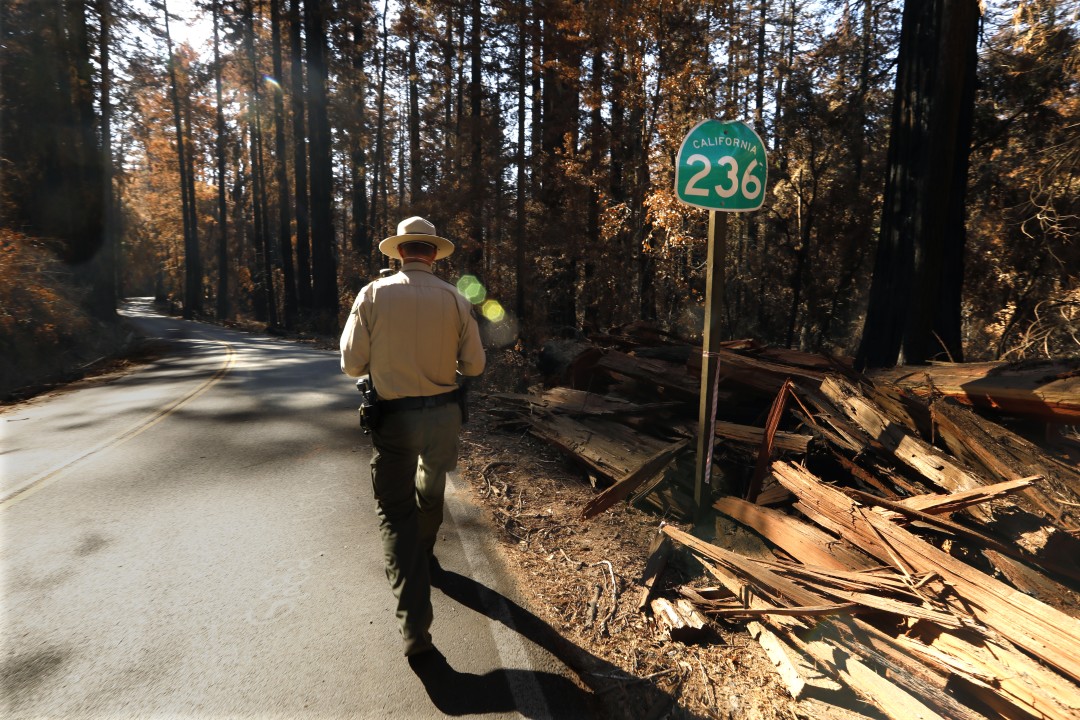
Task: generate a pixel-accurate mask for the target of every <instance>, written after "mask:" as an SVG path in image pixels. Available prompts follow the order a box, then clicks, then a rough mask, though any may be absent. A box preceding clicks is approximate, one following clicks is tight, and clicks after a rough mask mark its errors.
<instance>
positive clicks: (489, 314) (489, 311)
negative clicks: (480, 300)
mask: <svg viewBox="0 0 1080 720" xmlns="http://www.w3.org/2000/svg"><path fill="white" fill-rule="evenodd" d="M480 312H481V313H483V315H484V317H486V318H487V319H488V320H489V321H491V322H493V323H497V322H502V321H503V320H504V319H505V318H506V310H503V306H502V305H500V304H499V301H498V300H488V301H487V302H486V303H484V305H483V307H481V308H480Z"/></svg>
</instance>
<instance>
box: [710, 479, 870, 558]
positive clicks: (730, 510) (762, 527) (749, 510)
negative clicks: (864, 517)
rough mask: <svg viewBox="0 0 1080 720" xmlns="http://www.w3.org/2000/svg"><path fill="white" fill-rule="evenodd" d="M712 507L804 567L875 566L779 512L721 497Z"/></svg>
mask: <svg viewBox="0 0 1080 720" xmlns="http://www.w3.org/2000/svg"><path fill="white" fill-rule="evenodd" d="M713 507H714V508H716V509H717V510H719V511H720V512H722V513H724V514H725V515H728V516H729V517H731V518H734V519H735V520H738V521H739V522H741V523H742V524H744V525H746V526H747V527H749V528H752V529H753V530H755V531H756V532H758V533H759V534H760V535H761V536H762V537H764V538H765V539H766V540H768V541H769V542H771V543H772V544H773V545H775V546H776V547H778V548H780V549H781V550H783V551H784V552H786V553H787V554H789V555H791V556H792V557H793V558H795V559H796V560H798V561H799V562H801V563H803V564H805V565H820V566H822V567H827V568H834V569H837V570H847V569H853V570H857V569H859V568H869V567H873V566H875V565H876V564H877V563H875V562H873V561H871V560H870V558H868V557H867V556H866V555H864V554H862V553H860V552H859V551H858V550H856V549H855V548H853V547H852V546H851V545H849V544H848V543H847V542H845V541H843V540H840V539H839V538H837V537H836V536H834V535H830V534H828V533H826V532H823V531H822V530H820V529H819V528H817V527H814V526H813V525H810V524H809V523H806V522H803V521H802V520H800V519H798V518H796V517H792V516H791V515H787V514H785V513H782V512H780V511H778V510H773V509H771V508H766V507H762V506H760V505H755V504H753V503H749V502H746V501H745V500H741V499H739V498H736V497H725V498H720V499H719V500H717V501H716V502H715V503H713Z"/></svg>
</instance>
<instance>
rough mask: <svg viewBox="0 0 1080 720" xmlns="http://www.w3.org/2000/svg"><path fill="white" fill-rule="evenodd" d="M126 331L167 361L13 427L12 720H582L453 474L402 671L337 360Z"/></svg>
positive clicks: (3, 445) (244, 341)
mask: <svg viewBox="0 0 1080 720" xmlns="http://www.w3.org/2000/svg"><path fill="white" fill-rule="evenodd" d="M125 312H126V314H128V315H130V316H132V317H133V321H134V322H136V323H137V324H138V325H139V326H140V327H141V328H142V329H143V330H144V331H145V332H146V333H147V334H151V335H155V336H158V337H162V338H167V339H168V340H169V341H170V345H169V346H170V350H169V352H168V353H167V354H166V355H165V356H164V357H162V358H161V359H160V360H158V361H156V362H153V363H151V364H150V365H148V366H146V367H143V368H141V369H139V370H137V371H135V372H131V373H126V374H122V375H119V376H113V377H109V378H105V379H99V380H96V381H88V382H83V383H78V384H76V385H75V386H73V387H71V388H68V389H66V390H64V391H61V392H57V393H52V394H50V395H47V396H42V397H39V398H37V399H35V400H32V401H30V402H26V403H22V404H20V405H17V406H13V407H9V408H6V409H4V410H3V411H0V533H2V535H0V538H2V547H0V571H2V577H0V584H2V587H0V610H2V616H0V625H2V638H3V650H2V668H0V681H2V688H0V689H2V698H3V704H2V705H0V711H2V713H0V714H2V715H3V716H4V717H5V718H65V719H67V718H110V719H114V718H382V717H386V718H428V717H443V716H447V715H449V716H455V717H460V716H466V717H471V716H483V717H522V716H523V717H529V718H544V717H584V716H588V715H589V714H590V713H589V710H588V708H589V698H588V696H587V695H586V694H585V693H584V692H582V691H581V690H580V689H579V688H578V687H577V686H576V685H575V684H574V683H572V682H571V681H570V680H569V679H568V678H569V677H570V674H569V672H568V671H567V670H566V668H565V667H563V666H562V665H561V664H560V663H559V662H558V661H557V660H556V659H555V658H554V657H553V656H552V655H551V654H549V653H548V652H547V651H546V650H544V649H542V647H541V645H545V642H544V640H543V638H542V637H541V636H543V635H545V633H548V635H550V628H547V627H546V626H545V625H543V623H541V622H540V621H538V620H537V619H536V618H535V617H533V616H532V615H530V614H529V613H528V612H527V611H526V610H524V609H523V608H522V607H521V605H520V604H519V603H517V602H516V601H515V600H514V593H513V591H512V585H511V584H510V583H509V581H508V580H507V578H506V574H505V572H503V565H502V563H501V560H500V558H499V555H498V551H497V549H496V547H495V540H494V538H493V537H491V535H490V533H489V531H488V530H487V529H486V528H485V526H484V523H482V522H480V512H481V511H480V510H478V509H477V508H476V507H475V506H474V505H472V504H471V501H470V498H469V497H468V493H467V490H466V488H465V487H464V485H463V484H462V482H461V481H460V480H458V479H457V478H456V477H452V478H451V480H450V483H449V486H448V488H447V508H446V510H447V512H446V521H445V523H444V525H443V531H442V532H441V533H440V536H439V540H438V544H437V547H436V553H437V555H438V556H439V557H440V559H441V562H442V566H443V568H444V572H443V573H442V574H441V576H440V580H439V583H438V584H439V586H440V587H439V589H436V590H434V591H433V602H434V605H435V625H434V628H433V635H434V639H435V643H436V646H437V647H438V648H439V650H440V652H441V655H440V656H438V657H436V659H435V661H433V662H429V663H427V664H425V666H424V667H423V668H417V669H415V670H414V669H413V668H411V667H410V665H409V664H408V663H407V662H406V660H405V658H404V657H403V656H402V648H401V640H400V637H399V635H398V631H397V626H396V621H395V619H394V614H393V610H392V600H393V598H392V596H391V594H390V590H389V587H388V585H387V582H386V579H385V576H384V575H383V569H382V557H381V545H380V542H379V537H378V530H377V526H376V518H375V509H374V503H373V501H372V498H371V487H370V482H371V481H370V475H369V471H368V460H369V454H370V445H369V442H368V441H367V439H366V438H364V437H363V436H362V435H361V434H360V432H359V429H358V428H357V425H356V417H355V416H356V405H357V401H358V394H357V393H356V391H355V389H354V387H353V385H352V382H351V381H350V380H349V379H348V378H347V377H346V376H344V375H342V374H341V373H340V370H339V368H338V357H337V354H336V353H334V352H329V351H325V350H317V349H312V348H309V347H306V346H303V345H297V344H294V343H289V342H284V341H279V340H276V339H273V338H267V337H263V336H257V335H247V334H243V333H238V332H232V331H229V330H226V329H222V328H218V327H214V326H209V325H203V324H198V323H192V322H185V321H182V320H177V319H174V318H166V317H162V316H157V315H154V314H153V312H152V311H151V309H150V307H149V305H148V303H146V302H133V303H131V304H129V305H128V306H127V307H126V310H125ZM538 643H539V644H538ZM545 646H547V647H551V645H550V644H546V645H545Z"/></svg>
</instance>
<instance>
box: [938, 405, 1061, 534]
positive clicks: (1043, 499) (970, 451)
mask: <svg viewBox="0 0 1080 720" xmlns="http://www.w3.org/2000/svg"><path fill="white" fill-rule="evenodd" d="M930 411H931V420H932V422H933V425H934V432H935V433H936V434H937V436H938V437H940V438H941V439H942V440H943V441H944V443H945V445H946V447H948V448H949V451H950V452H951V453H952V454H953V455H955V456H957V457H960V458H963V459H964V460H965V461H966V462H968V464H969V465H971V466H973V467H978V468H982V469H983V471H984V472H985V473H986V474H987V476H988V477H991V478H996V479H998V480H1014V479H1016V478H1021V477H1026V476H1031V475H1040V476H1042V477H1044V478H1045V482H1042V483H1040V484H1039V485H1038V486H1036V487H1034V488H1032V489H1031V490H1029V491H1027V492H1025V493H1024V497H1025V498H1026V499H1028V500H1029V501H1030V502H1031V503H1032V504H1033V506H1034V508H1036V509H1037V511H1038V512H1040V513H1041V514H1045V515H1047V516H1049V517H1051V518H1054V519H1055V521H1057V522H1058V523H1060V522H1061V521H1062V520H1063V518H1064V517H1065V516H1066V515H1071V516H1072V517H1073V518H1076V517H1080V512H1078V511H1077V510H1072V512H1071V513H1069V512H1068V510H1070V509H1072V508H1077V507H1080V505H1078V503H1080V467H1075V466H1071V467H1070V466H1068V465H1065V464H1064V463H1061V462H1059V461H1058V460H1056V459H1055V458H1052V457H1050V456H1048V455H1047V454H1046V453H1045V452H1043V451H1042V449H1040V448H1039V447H1038V446H1036V445H1035V444H1034V443H1032V442H1030V441H1028V440H1026V439H1024V438H1022V437H1020V436H1019V435H1017V434H1016V433H1013V432H1011V431H1009V430H1007V429H1005V428H1003V427H1001V426H1000V425H997V424H995V423H992V422H990V421H989V420H986V419H985V418H982V417H980V416H979V415H978V414H976V413H974V412H972V411H971V409H969V408H966V407H962V406H960V405H957V404H955V403H954V402H952V401H948V400H945V401H935V402H934V403H932V404H931V406H930ZM1062 499H1064V500H1065V501H1066V503H1073V505H1068V504H1064V505H1063V504H1062V503H1061V502H1060V500H1062Z"/></svg>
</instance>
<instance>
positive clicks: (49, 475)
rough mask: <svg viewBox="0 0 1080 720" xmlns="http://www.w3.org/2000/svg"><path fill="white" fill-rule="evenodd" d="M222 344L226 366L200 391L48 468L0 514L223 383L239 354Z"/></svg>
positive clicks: (0, 504) (0, 503) (0, 502)
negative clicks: (69, 471) (89, 459)
mask: <svg viewBox="0 0 1080 720" xmlns="http://www.w3.org/2000/svg"><path fill="white" fill-rule="evenodd" d="M220 344H221V345H222V346H224V348H225V362H224V363H223V364H222V366H221V367H220V368H219V369H218V371H217V372H216V373H214V375H213V376H212V377H210V378H208V379H206V380H205V381H203V383H202V384H200V385H199V386H198V387H197V388H195V389H194V390H192V391H191V392H189V393H187V394H186V395H184V396H183V397H181V398H180V399H179V400H176V401H175V402H173V403H171V404H170V405H167V406H165V407H164V408H162V409H160V410H158V411H157V412H155V413H153V414H152V415H150V416H149V417H147V418H145V419H143V420H142V421H140V422H139V423H138V424H136V425H135V426H133V427H131V428H130V429H128V430H127V431H125V432H123V433H121V434H120V435H117V436H115V437H113V438H109V439H108V440H105V441H103V442H101V443H98V444H97V445H95V446H94V447H92V448H90V449H89V450H87V451H86V452H84V453H82V454H81V455H78V456H77V457H75V458H72V459H70V460H66V461H63V462H61V463H59V464H57V465H54V466H53V467H51V468H49V469H48V470H45V471H44V472H42V473H39V474H38V475H37V476H35V477H34V478H31V480H30V481H29V482H27V483H26V484H24V485H23V486H22V487H21V488H19V489H18V490H15V491H14V492H12V493H9V494H8V495H7V496H6V497H4V498H3V499H0V511H3V510H6V509H8V508H9V507H11V506H12V505H14V504H16V503H18V502H21V501H22V500H25V499H26V498H27V497H29V496H31V495H33V494H34V493H36V492H37V491H38V490H41V489H42V488H44V487H47V486H48V485H50V484H51V483H52V482H54V481H55V480H56V479H57V478H59V477H60V476H61V475H63V474H64V472H65V471H67V470H69V469H70V468H71V467H73V466H74V465H76V464H78V463H80V462H82V461H83V460H85V459H87V458H89V457H92V456H94V455H97V454H98V453H102V452H105V451H107V450H111V449H112V448H114V447H116V446H118V445H121V444H123V443H125V442H127V441H128V440H131V439H132V438H134V437H137V436H139V435H141V434H142V433H144V432H146V431H147V430H149V429H150V428H152V427H154V426H155V425H157V424H158V423H159V422H161V421H162V420H164V419H165V418H167V417H169V416H170V415H172V414H173V413H174V412H176V411H177V410H179V409H180V408H182V407H183V406H184V405H187V404H188V403H189V402H191V401H192V400H195V399H196V398H197V397H199V396H200V395H202V394H203V393H205V392H206V391H207V390H209V389H210V388H212V387H213V386H214V385H216V384H217V383H218V382H219V381H221V379H222V378H224V377H225V375H226V374H227V373H228V372H229V370H230V369H231V368H232V366H233V364H234V363H235V362H236V350H235V349H234V348H233V346H232V345H230V344H229V343H227V342H220Z"/></svg>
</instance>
